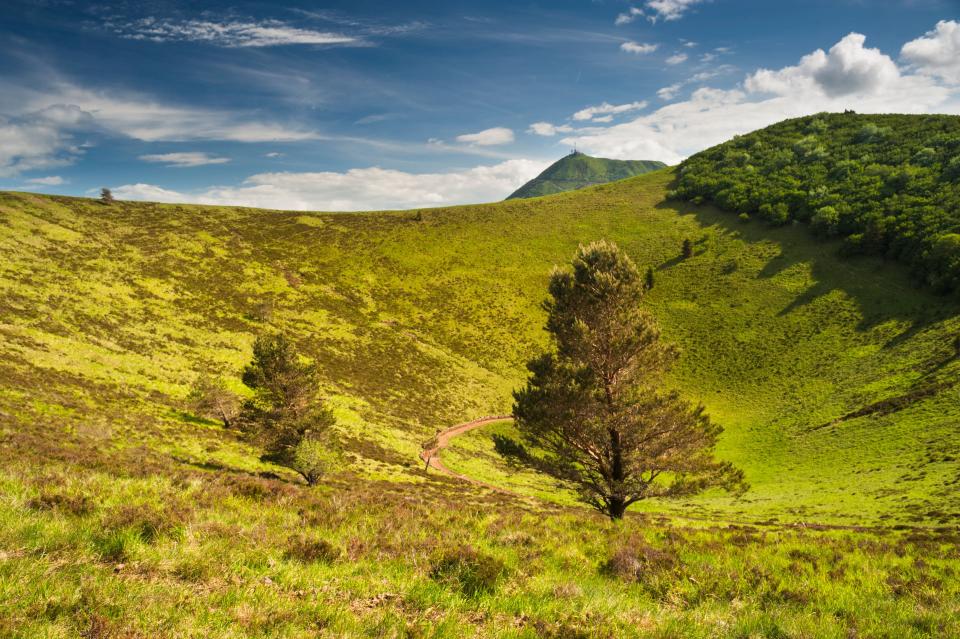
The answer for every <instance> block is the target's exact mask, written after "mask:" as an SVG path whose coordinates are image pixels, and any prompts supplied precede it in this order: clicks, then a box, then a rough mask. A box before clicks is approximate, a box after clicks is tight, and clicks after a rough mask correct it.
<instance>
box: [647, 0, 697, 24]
mask: <svg viewBox="0 0 960 639" xmlns="http://www.w3.org/2000/svg"><path fill="white" fill-rule="evenodd" d="M704 1H705V0H649V2H647V9H649V10H650V11H653V14H652V15H651V16H650V21H651V22H656V21H657V20H666V21H668V22H669V21H671V20H679V19H680V18H682V17H683V14H685V13H686V12H687V11H688V10H689V9H690V8H691V7H692V6H694V5H696V4H700V3H701V2H704Z"/></svg>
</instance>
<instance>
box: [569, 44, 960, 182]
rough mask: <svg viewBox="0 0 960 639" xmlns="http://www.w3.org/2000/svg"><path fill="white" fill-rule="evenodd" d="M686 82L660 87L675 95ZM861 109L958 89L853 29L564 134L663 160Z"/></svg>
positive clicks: (924, 106)
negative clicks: (721, 82)
mask: <svg viewBox="0 0 960 639" xmlns="http://www.w3.org/2000/svg"><path fill="white" fill-rule="evenodd" d="M679 88H680V87H677V86H671V87H665V88H664V89H661V92H662V94H663V95H668V96H670V95H674V94H675V92H676V91H678V90H679ZM844 109H854V110H856V111H858V112H861V113H931V112H937V113H956V114H960V91H958V89H957V88H956V87H953V88H951V87H949V86H944V85H943V84H940V83H938V82H937V80H936V79H935V78H934V77H931V76H930V75H927V74H923V73H914V72H910V71H909V70H904V69H900V68H898V67H897V65H896V63H895V62H894V61H893V60H892V59H891V58H890V57H889V56H886V55H884V54H883V53H881V52H880V51H878V50H877V49H872V48H868V47H866V46H865V39H864V37H863V36H862V35H859V34H855V33H853V34H850V35H848V36H846V37H845V38H843V39H842V40H840V41H839V42H838V43H836V44H835V45H834V46H833V47H831V48H830V50H829V52H824V51H821V50H817V51H814V52H813V53H811V54H809V55H807V56H804V57H803V58H802V59H801V60H800V61H799V63H798V64H796V65H794V66H788V67H784V68H782V69H776V70H770V69H760V70H758V71H756V72H754V73H752V74H750V75H748V76H747V77H746V78H745V80H744V82H743V84H742V87H741V88H737V89H732V90H720V89H714V88H707V87H705V88H700V89H697V90H695V91H694V92H693V93H692V94H691V96H690V98H689V99H688V100H685V101H682V102H677V103H674V104H669V105H666V106H664V107H661V108H660V109H658V110H656V111H654V112H653V113H650V114H647V115H643V116H640V117H637V118H635V119H633V120H632V121H629V122H623V123H621V124H617V125H614V126H610V127H594V128H592V129H591V130H588V131H581V132H578V133H579V134H577V135H571V136H568V137H567V138H564V139H563V140H562V141H563V142H564V143H565V144H570V145H576V146H577V148H579V149H583V150H584V151H585V152H587V153H592V154H596V155H600V156H603V157H610V158H621V159H650V160H662V161H664V162H667V163H670V164H674V163H676V162H679V161H681V160H682V159H683V158H684V157H686V156H688V155H690V154H691V153H695V152H697V151H699V150H701V149H703V148H706V147H708V146H712V145H714V144H719V143H720V142H723V141H725V140H728V139H730V138H731V137H733V136H734V135H737V134H742V133H746V132H748V131H751V130H754V129H758V128H761V127H764V126H767V125H769V124H773V123H775V122H779V121H780V120H783V119H785V118H791V117H799V116H802V115H808V114H811V113H816V112H819V111H843V110H844Z"/></svg>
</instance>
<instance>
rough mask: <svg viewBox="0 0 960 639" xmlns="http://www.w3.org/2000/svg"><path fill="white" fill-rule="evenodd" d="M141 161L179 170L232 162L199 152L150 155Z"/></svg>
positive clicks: (143, 156) (228, 159) (142, 156)
mask: <svg viewBox="0 0 960 639" xmlns="http://www.w3.org/2000/svg"><path fill="white" fill-rule="evenodd" d="M140 159H141V160H143V161H144V162H157V163H160V164H166V165H167V166H174V167H178V168H183V167H193V166H206V165H207V164H226V163H227V162H229V161H230V158H222V157H216V156H213V155H210V154H209V153H201V152H199V151H187V152H181V153H152V154H149V155H141V156H140Z"/></svg>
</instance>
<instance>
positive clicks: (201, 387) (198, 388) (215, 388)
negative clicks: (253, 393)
mask: <svg viewBox="0 0 960 639" xmlns="http://www.w3.org/2000/svg"><path fill="white" fill-rule="evenodd" d="M190 403H191V406H192V407H193V410H194V411H195V412H196V413H197V414H198V415H201V416H203V417H209V418H213V419H219V420H220V421H222V422H223V425H224V426H226V427H227V428H230V426H231V424H232V423H233V420H234V419H236V417H237V415H238V414H239V413H240V398H239V397H237V396H236V395H235V394H234V393H231V392H230V391H229V390H228V389H227V387H226V385H224V383H223V380H221V379H218V378H214V377H211V376H209V375H201V376H200V377H198V378H197V381H196V383H195V384H194V385H193V389H192V390H191V391H190Z"/></svg>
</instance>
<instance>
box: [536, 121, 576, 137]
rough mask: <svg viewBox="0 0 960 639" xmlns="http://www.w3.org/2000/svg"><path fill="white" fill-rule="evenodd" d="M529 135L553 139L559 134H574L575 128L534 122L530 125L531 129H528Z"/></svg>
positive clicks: (567, 125)
mask: <svg viewBox="0 0 960 639" xmlns="http://www.w3.org/2000/svg"><path fill="white" fill-rule="evenodd" d="M527 132H528V133H533V134H534V135H542V136H544V137H552V136H554V135H556V134H558V133H572V132H573V127H572V126H570V125H569V124H561V125H559V126H558V125H554V124H550V123H549V122H534V123H533V124H531V125H530V128H529V129H527Z"/></svg>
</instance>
